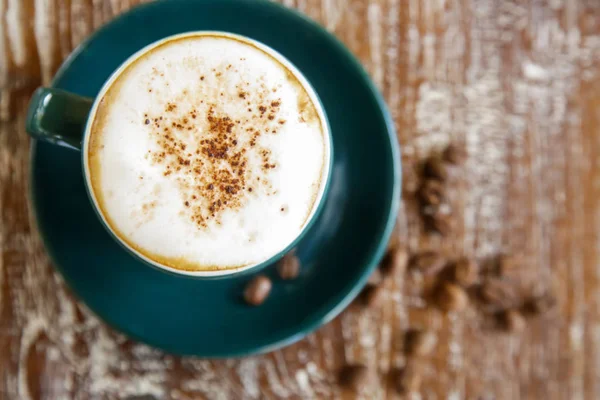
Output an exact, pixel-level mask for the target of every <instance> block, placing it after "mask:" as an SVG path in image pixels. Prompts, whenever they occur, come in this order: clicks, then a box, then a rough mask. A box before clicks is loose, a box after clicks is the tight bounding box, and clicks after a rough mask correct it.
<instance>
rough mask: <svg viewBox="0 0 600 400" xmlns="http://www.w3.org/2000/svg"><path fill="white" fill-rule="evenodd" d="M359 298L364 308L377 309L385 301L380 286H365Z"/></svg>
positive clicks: (382, 289)
mask: <svg viewBox="0 0 600 400" xmlns="http://www.w3.org/2000/svg"><path fill="white" fill-rule="evenodd" d="M361 297H362V300H363V302H364V304H365V305H366V306H369V307H379V306H381V305H382V304H383V302H384V301H385V290H384V288H383V287H381V286H377V285H367V286H365V288H364V289H363V291H362V293H361Z"/></svg>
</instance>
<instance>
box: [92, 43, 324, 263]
mask: <svg viewBox="0 0 600 400" xmlns="http://www.w3.org/2000/svg"><path fill="white" fill-rule="evenodd" d="M91 129H92V134H91V138H90V139H89V145H88V153H87V155H88V159H89V163H88V164H89V177H90V179H91V182H92V189H93V194H94V197H95V199H96V201H97V203H98V206H99V208H100V209H101V211H102V213H103V214H104V217H105V220H106V222H107V223H108V224H109V226H110V227H111V228H112V229H113V231H115V232H116V234H117V235H118V236H119V237H120V238H121V239H122V240H123V241H125V242H126V243H127V244H129V245H130V246H131V247H133V248H134V249H136V250H137V251H139V252H140V253H142V254H143V255H144V256H146V257H148V258H150V259H152V260H154V261H156V262H159V263H161V264H166V265H168V266H171V267H173V268H177V269H186V270H205V269H221V268H233V267H240V266H244V265H249V264H254V263H258V262H261V261H264V260H266V259H268V258H269V257H271V256H272V255H274V254H276V253H277V252H279V251H281V250H282V249H284V248H285V247H286V246H287V245H288V244H289V243H291V241H293V240H294V239H295V238H296V237H297V235H298V234H299V233H300V231H301V230H302V228H303V227H304V226H305V224H306V223H307V219H308V217H309V216H310V214H311V212H312V211H313V208H314V206H315V203H316V199H317V198H318V197H319V194H320V193H321V189H322V184H323V180H324V177H325V174H326V173H327V159H328V156H329V155H328V152H329V149H328V146H327V142H326V140H327V139H326V136H325V133H324V130H323V125H322V121H321V117H320V115H319V113H318V112H317V110H316V108H315V105H314V103H313V102H312V101H311V99H310V96H308V94H307V92H306V90H305V89H304V88H303V87H302V85H301V84H300V83H299V82H298V80H297V79H296V78H295V76H294V75H293V74H292V73H291V72H290V71H289V70H288V69H287V68H285V67H284V66H283V65H282V64H280V63H279V62H278V61H277V60H276V59H274V58H273V57H272V56H270V55H268V54H267V53H265V52H264V51H262V50H261V49H259V48H257V47H254V46H253V45H251V44H247V43H243V42H241V41H238V40H235V39H232V38H227V37H218V36H192V37H186V38H180V39H176V40H174V41H171V42H167V43H165V44H162V45H160V46H159V47H157V48H155V49H153V50H151V51H150V52H149V53H146V54H145V55H143V56H142V57H141V58H138V59H137V60H136V61H134V62H133V63H132V64H130V65H129V66H128V67H127V68H126V69H125V70H124V71H123V72H122V73H121V74H120V76H119V77H118V78H117V79H116V80H115V81H114V83H113V84H112V85H111V87H110V88H109V89H108V91H107V92H106V93H105V95H104V97H103V99H102V100H101V102H100V104H99V105H98V109H97V113H96V117H95V120H94V123H93V125H92V128H91Z"/></svg>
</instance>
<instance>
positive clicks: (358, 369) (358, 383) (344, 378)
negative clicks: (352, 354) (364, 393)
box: [339, 364, 371, 392]
mask: <svg viewBox="0 0 600 400" xmlns="http://www.w3.org/2000/svg"><path fill="white" fill-rule="evenodd" d="M370 375H371V372H370V371H369V369H368V368H367V367H366V366H364V365H360V364H356V365H346V366H345V367H343V368H342V369H341V371H340V374H339V382H340V384H341V385H342V386H343V387H345V388H347V389H351V390H353V391H355V392H358V391H360V390H361V388H362V387H364V386H367V385H368V384H369V381H370V378H371V377H370Z"/></svg>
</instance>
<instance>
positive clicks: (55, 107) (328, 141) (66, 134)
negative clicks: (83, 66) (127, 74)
mask: <svg viewBox="0 0 600 400" xmlns="http://www.w3.org/2000/svg"><path fill="white" fill-rule="evenodd" d="M206 35H209V36H219V37H223V38H230V39H234V40H237V41H240V42H244V43H247V44H250V45H251V46H254V47H257V48H258V49H260V50H262V51H263V52H265V53H266V54H268V55H269V56H271V57H272V58H274V59H275V60H276V61H277V62H278V63H280V64H282V65H283V66H284V67H285V68H286V69H287V70H288V71H290V72H291V73H292V74H293V75H294V77H295V78H296V79H297V81H299V82H300V83H301V85H302V87H303V89H304V90H305V91H306V93H307V94H308V95H309V97H310V100H311V101H312V103H313V104H314V106H315V108H316V111H317V113H318V114H319V118H320V120H321V125H322V131H323V138H324V142H325V147H324V150H325V154H326V158H325V163H324V168H325V170H324V172H323V174H322V177H321V185H320V189H319V192H318V195H317V198H316V200H315V202H314V204H313V207H312V210H311V211H310V213H309V216H308V218H307V219H306V223H305V224H304V226H303V228H302V229H301V230H300V231H299V233H298V235H297V236H296V237H295V238H294V239H293V240H292V241H291V242H290V243H289V244H288V245H287V246H285V248H283V249H281V250H279V251H278V252H276V253H275V254H272V255H271V256H270V257H268V258H267V259H266V260H264V261H262V262H257V263H252V264H247V265H243V266H239V267H227V268H219V267H210V268H207V269H197V270H188V269H181V268H176V267H173V266H170V265H167V264H165V263H161V262H160V261H157V260H154V259H152V258H150V257H148V256H147V255H145V254H143V253H142V252H140V251H138V250H137V249H136V248H134V247H133V246H131V245H130V244H129V243H128V242H127V241H126V240H125V239H124V238H122V237H121V235H119V234H118V233H117V232H115V230H114V229H113V228H112V227H111V226H110V224H109V223H108V221H107V217H106V215H105V214H104V212H103V211H102V209H101V207H100V206H99V203H98V200H97V198H96V196H95V194H94V191H93V189H92V186H91V179H90V163H89V158H88V150H89V145H90V137H91V136H92V135H93V132H92V127H93V125H94V120H95V118H96V114H97V111H98V106H99V103H100V102H101V100H102V99H103V98H104V96H105V94H106V93H107V91H108V90H109V89H110V88H111V86H112V85H113V83H115V82H116V81H117V80H118V78H119V77H120V76H121V74H122V73H123V71H125V70H126V69H127V67H128V66H130V65H131V64H132V63H133V62H135V61H136V60H138V59H139V58H140V57H143V56H144V55H146V54H147V53H149V52H150V51H152V50H153V49H155V48H156V47H158V46H161V45H164V44H165V43H168V42H170V41H174V40H178V39H182V38H186V37H189V36H206ZM82 79H84V78H82ZM26 130H27V132H28V133H29V135H31V137H33V138H34V139H37V140H43V141H46V142H49V143H53V144H56V145H59V146H63V147H68V148H70V149H73V150H74V151H81V154H82V157H81V166H82V170H83V177H84V182H85V186H86V189H87V193H88V197H89V199H90V202H91V204H92V207H93V208H94V210H95V212H96V214H97V215H98V217H99V219H100V221H101V222H102V225H103V226H104V227H105V228H106V230H107V231H108V232H109V234H110V235H111V236H112V237H113V238H114V239H115V240H116V241H117V242H118V243H119V244H120V245H121V246H122V247H123V248H124V249H126V250H127V251H128V252H129V253H131V254H133V255H134V256H135V257H137V258H138V259H139V260H141V261H143V262H145V263H146V264H148V265H150V266H152V267H156V268H158V269H160V270H162V271H166V272H170V273H175V274H179V275H185V276H189V277H196V278H211V277H223V276H230V275H232V274H239V273H241V272H242V271H249V270H253V271H254V270H258V269H262V268H263V267H266V266H268V265H271V264H273V263H275V262H276V261H278V260H279V259H280V258H281V257H283V256H284V255H285V254H287V253H288V252H290V251H292V250H293V249H294V248H295V247H296V246H297V244H298V242H300V240H301V239H302V238H303V237H304V236H305V235H306V233H307V231H308V230H309V229H310V227H311V226H312V225H313V223H314V222H315V220H316V219H317V217H318V215H319V212H320V211H321V209H322V206H323V203H324V200H325V198H326V195H327V192H328V187H329V181H330V176H331V166H332V164H333V149H332V138H331V132H330V128H329V124H328V122H327V117H326V115H325V111H324V109H323V106H322V104H321V101H320V100H319V98H318V96H317V94H316V92H315V90H314V89H313V87H312V86H311V85H310V83H309V82H308V81H307V80H306V78H305V77H304V76H303V75H302V73H301V72H300V71H299V70H298V69H297V68H296V67H295V66H294V65H292V64H291V63H290V61H288V60H287V59H286V58H285V57H284V56H283V55H281V54H280V53H278V52H277V51H275V50H274V49H272V48H270V47H268V46H266V45H264V44H262V43H260V42H257V41H255V40H253V39H250V38H247V37H244V36H241V35H237V34H232V33H226V32H215V31H196V32H188V33H184V34H179V35H173V36H169V37H166V38H164V39H161V40H159V41H157V42H154V43H152V44H150V45H148V46H146V47H144V48H142V49H141V50H139V51H138V52H137V53H135V54H133V55H132V56H131V57H129V58H128V59H127V60H126V61H125V62H124V63H123V64H122V65H121V66H119V67H118V68H117V69H116V70H115V71H114V72H113V73H112V75H111V76H110V77H109V78H108V80H107V81H106V82H105V83H104V84H103V86H102V89H101V90H100V92H99V94H98V95H97V96H96V97H95V98H94V99H91V98H86V97H82V96H79V95H77V94H75V93H69V92H66V91H63V90H59V89H54V88H52V87H47V88H38V89H37V90H36V91H35V92H34V94H33V96H32V98H31V101H30V104H29V110H28V114H27V119H26Z"/></svg>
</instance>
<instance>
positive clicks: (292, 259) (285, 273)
mask: <svg viewBox="0 0 600 400" xmlns="http://www.w3.org/2000/svg"><path fill="white" fill-rule="evenodd" d="M277 272H278V273H279V276H280V277H281V279H284V280H289V279H295V278H297V277H298V275H299V274H300V259H298V257H297V256H296V255H294V254H286V255H285V256H283V258H282V259H281V260H280V261H279V263H278V264H277Z"/></svg>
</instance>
